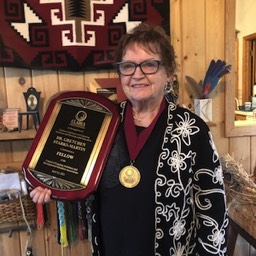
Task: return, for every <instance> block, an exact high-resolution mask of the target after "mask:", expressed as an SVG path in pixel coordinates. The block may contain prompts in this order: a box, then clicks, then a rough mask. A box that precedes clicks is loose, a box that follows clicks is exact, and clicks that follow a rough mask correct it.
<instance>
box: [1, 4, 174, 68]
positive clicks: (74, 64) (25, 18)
mask: <svg viewBox="0 0 256 256" xmlns="http://www.w3.org/2000/svg"><path fill="white" fill-rule="evenodd" d="M169 2H170V1H169V0H151V1H146V0H129V1H128V0H126V1H125V0H79V1H78V0H1V1H0V66H5V67H19V68H29V69H53V70H71V71H81V70H96V69H109V68H112V60H113V53H114V49H115V47H116V45H117V43H118V41H119V39H120V37H121V36H122V35H123V34H124V33H126V32H127V31H128V30H129V29H130V28H132V27H133V26H134V25H136V24H138V23H139V22H141V21H150V22H152V23H154V24H160V25H162V26H163V27H164V28H165V29H166V31H168V33H169V20H170V12H169Z"/></svg>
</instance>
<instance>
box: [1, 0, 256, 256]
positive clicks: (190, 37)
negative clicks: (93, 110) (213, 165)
mask: <svg viewBox="0 0 256 256" xmlns="http://www.w3.org/2000/svg"><path fill="white" fill-rule="evenodd" d="M170 3H171V35H172V39H171V40H172V44H173V45H174V47H175V49H176V54H177V60H178V62H179V71H178V78H179V82H180V85H181V89H180V90H181V102H182V104H184V105H185V106H190V105H193V99H192V98H191V97H190V95H189V94H188V92H187V90H186V86H185V85H186V80H185V76H191V77H193V78H194V79H195V80H196V81H199V80H202V79H203V78H204V74H205V71H206V69H207V67H208V65H209V62H210V60H211V59H217V58H220V59H224V58H225V50H226V49H225V42H224V39H225V29H224V27H225V26H224V25H225V11H226V10H225V1H223V0H170ZM111 77H115V74H114V72H110V71H106V70H101V71H98V72H79V73H72V72H55V71H38V70H26V69H16V68H0V108H17V107H19V108H20V109H21V110H25V102H24V99H23V95H22V93H23V92H24V91H26V90H27V89H28V88H29V87H30V86H32V85H33V86H34V87H35V88H36V89H37V90H39V91H41V98H42V102H41V109H40V113H41V115H43V113H44V112H45V109H46V106H47V101H48V99H49V98H50V97H51V96H52V95H54V94H55V93H57V92H60V91H65V90H88V88H89V87H90V83H94V79H95V78H111ZM21 78H23V79H24V80H25V83H24V84H20V81H21ZM211 96H212V99H213V122H214V123H215V125H214V126H211V127H210V129H211V131H212V133H213V136H214V140H215V143H216V146H217V149H218V151H219V153H220V154H226V153H230V154H234V156H235V158H236V159H237V160H238V161H240V162H241V163H242V164H243V165H244V167H245V169H246V170H247V171H248V172H250V170H251V169H252V167H253V166H254V163H255V161H256V159H255V156H254V155H255V154H253V152H255V150H253V146H254V145H255V141H256V139H255V138H254V137H237V138H236V137H234V138H226V137H224V118H225V116H224V115H225V109H224V97H225V84H224V81H223V82H222V84H221V85H220V86H218V88H217V89H216V90H215V91H214V92H213V94H212V95H211ZM30 145H31V140H12V141H9V140H1V141H0V168H6V167H10V168H16V169H20V168H21V164H22V161H23V159H24V157H25V155H26V152H27V150H28V149H29V146H30ZM50 212H51V215H50V216H51V225H50V226H48V227H46V228H44V229H41V230H37V231H34V240H33V253H34V255H46V256H52V255H54V256H57V255H65V256H75V255H86V256H89V255H91V254H90V247H89V244H88V243H84V242H77V243H75V244H73V245H71V246H69V247H68V248H64V250H63V251H62V248H61V247H60V245H59V244H57V243H56V227H57V224H56V220H55V219H56V209H55V204H54V203H52V204H51V205H50ZM26 239H27V234H26V232H16V233H13V235H12V237H11V238H9V237H8V234H0V252H1V256H21V255H23V250H24V245H25V243H26ZM254 253H255V251H254V250H253V249H252V248H251V247H250V246H249V245H248V244H247V243H246V242H245V241H243V240H242V239H240V240H239V241H238V244H237V247H236V255H239V256H243V255H244V256H252V255H255V254H254Z"/></svg>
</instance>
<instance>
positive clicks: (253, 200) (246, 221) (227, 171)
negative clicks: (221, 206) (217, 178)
mask: <svg viewBox="0 0 256 256" xmlns="http://www.w3.org/2000/svg"><path fill="white" fill-rule="evenodd" d="M221 162H222V168H223V173H224V181H225V190H226V195H227V204H228V216H229V217H230V218H231V219H232V220H233V221H234V222H235V223H236V224H238V225H239V226H240V227H241V228H242V229H243V230H245V231H246V232H247V233H248V234H250V235H251V236H252V237H253V238H255V239H256V183H255V177H254V176H252V175H249V174H248V173H247V172H245V171H244V169H243V167H242V165H240V164H239V163H237V162H236V161H235V160H234V159H233V158H231V157H230V156H229V155H226V156H225V157H223V158H221Z"/></svg>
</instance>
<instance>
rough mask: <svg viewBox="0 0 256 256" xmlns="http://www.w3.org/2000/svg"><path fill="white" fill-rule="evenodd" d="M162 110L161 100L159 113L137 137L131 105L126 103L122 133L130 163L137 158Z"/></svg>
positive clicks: (163, 104)
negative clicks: (123, 133)
mask: <svg viewBox="0 0 256 256" xmlns="http://www.w3.org/2000/svg"><path fill="white" fill-rule="evenodd" d="M164 108H165V100H164V99H163V101H162V102H161V105H160V109H159V112H158V114H157V115H156V117H155V118H154V120H153V121H152V122H151V124H150V125H149V126H148V127H146V128H145V129H144V130H143V131H142V132H141V133H140V134H139V135H137V132H136V128H135V124H134V120H133V113H132V105H131V103H130V102H128V103H127V108H126V113H125V120H124V132H125V138H126V143H127V146H128V150H129V154H130V158H131V161H134V160H135V159H136V157H137V156H138V154H139V153H140V150H141V149H142V147H143V146H144V144H145V143H146V141H147V139H148V137H149V135H150V134H151V132H152V130H153V128H154V126H155V124H156V121H157V120H158V118H159V116H160V115H161V113H162V112H163V110H164Z"/></svg>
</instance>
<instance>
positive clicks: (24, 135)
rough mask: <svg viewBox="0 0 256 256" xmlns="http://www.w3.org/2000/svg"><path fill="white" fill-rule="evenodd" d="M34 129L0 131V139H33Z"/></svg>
mask: <svg viewBox="0 0 256 256" xmlns="http://www.w3.org/2000/svg"><path fill="white" fill-rule="evenodd" d="M35 135H36V130H32V129H31V130H22V131H21V132H19V131H15V132H2V133H0V141H7V140H31V139H34V137H35Z"/></svg>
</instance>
